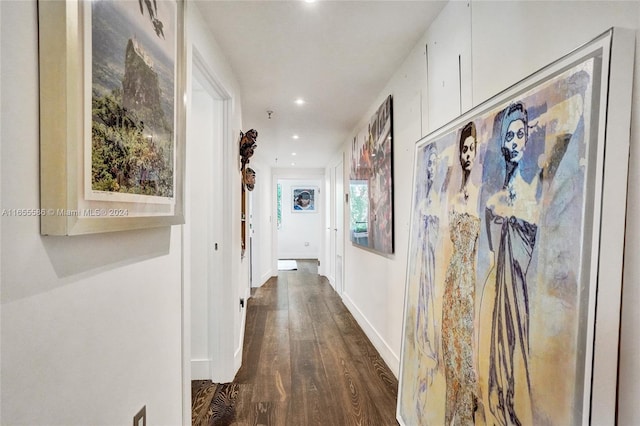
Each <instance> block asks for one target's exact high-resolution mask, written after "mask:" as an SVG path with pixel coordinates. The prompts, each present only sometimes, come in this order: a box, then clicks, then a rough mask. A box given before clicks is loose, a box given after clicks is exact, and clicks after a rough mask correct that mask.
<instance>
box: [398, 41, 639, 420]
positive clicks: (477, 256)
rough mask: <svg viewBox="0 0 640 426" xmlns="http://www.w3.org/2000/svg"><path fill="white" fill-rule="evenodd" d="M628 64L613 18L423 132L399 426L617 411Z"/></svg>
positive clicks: (607, 415) (607, 416)
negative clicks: (583, 40)
mask: <svg viewBox="0 0 640 426" xmlns="http://www.w3.org/2000/svg"><path fill="white" fill-rule="evenodd" d="M632 65H633V35H632V34H631V33H629V32H627V31H624V30H619V29H612V30H610V31H608V32H607V33H605V34H603V35H601V36H599V37H598V38H596V39H595V40H593V41H591V42H590V43H588V44H586V45H584V46H583V47H581V48H580V49H578V50H576V51H574V52H572V53H571V54H569V55H567V56H565V57H563V58H561V59H560V60H558V61H557V62H554V63H553V64H551V65H549V66H547V67H545V68H544V69H542V70H540V71H539V72H537V73H536V74H534V75H532V76H530V77H528V78H527V79H525V80H523V81H521V82H520V83H518V84H516V85H515V86H513V87H511V88H509V89H507V90H505V91H504V92H502V93H500V94H499V95H497V96H495V97H494V98H492V99H490V100H488V101H487V102H485V103H483V104H481V105H479V106H477V107H476V108H474V109H473V110H471V111H469V112H468V113H466V114H464V115H463V116H461V117H459V118H457V119H455V120H454V121H452V122H451V123H449V124H447V125H446V126H444V127H442V128H441V129H438V130H437V131H435V132H433V133H431V134H430V135H428V136H426V137H424V138H423V139H421V140H419V141H418V142H417V144H416V151H415V168H414V180H413V200H412V219H411V223H410V226H411V230H410V233H409V235H410V236H411V237H410V242H409V253H408V263H407V282H406V293H405V316H404V330H403V342H402V354H401V361H400V377H399V383H400V384H399V396H398V410H397V418H398V421H399V422H400V424H402V425H407V426H409V425H411V426H414V425H441V424H452V423H453V424H491V425H510V424H523V425H525V424H588V423H590V422H593V424H613V423H614V422H615V383H616V377H617V364H616V360H617V348H618V344H617V336H618V328H619V308H620V295H621V283H622V259H623V252H622V250H623V246H624V219H625V208H626V185H627V167H628V165H627V163H628V153H629V123H630V111H631V110H630V108H631V107H630V105H631V103H630V102H631V97H630V93H631V87H632V69H633V67H632ZM600 283H605V285H606V288H604V287H605V286H602V287H603V288H600V286H599V284H600ZM612 339H613V340H612ZM611 389H613V391H611Z"/></svg>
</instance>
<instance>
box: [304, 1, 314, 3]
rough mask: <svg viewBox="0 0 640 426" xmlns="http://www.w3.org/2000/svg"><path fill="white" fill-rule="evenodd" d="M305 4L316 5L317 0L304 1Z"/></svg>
mask: <svg viewBox="0 0 640 426" xmlns="http://www.w3.org/2000/svg"><path fill="white" fill-rule="evenodd" d="M304 2H305V3H315V2H316V0H304Z"/></svg>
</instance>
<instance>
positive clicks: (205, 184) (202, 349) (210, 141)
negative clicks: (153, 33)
mask: <svg viewBox="0 0 640 426" xmlns="http://www.w3.org/2000/svg"><path fill="white" fill-rule="evenodd" d="M192 84H193V86H192V99H191V114H190V121H189V123H188V142H187V145H186V153H187V155H186V160H187V165H186V176H185V179H186V185H185V186H186V193H185V219H186V220H185V226H184V230H185V231H184V244H183V248H184V259H185V260H184V266H185V268H184V271H185V277H184V280H185V285H187V286H188V287H189V288H190V303H191V318H190V319H191V321H190V322H191V327H190V333H191V342H190V349H191V350H190V352H191V379H212V376H213V374H214V365H215V362H216V359H215V353H214V350H212V348H213V347H215V346H217V345H218V341H219V337H218V336H217V333H219V331H218V329H217V327H216V326H215V314H216V309H214V308H215V306H214V303H215V302H214V301H213V300H212V299H213V298H212V294H214V293H215V289H216V288H218V287H220V286H221V285H222V283H221V275H220V273H216V271H220V270H221V267H220V266H221V263H222V262H221V247H220V242H221V225H220V224H221V222H222V220H221V218H222V214H223V212H222V205H223V202H222V188H221V182H222V155H221V151H222V134H223V132H222V128H223V119H224V114H223V101H222V100H220V99H218V98H217V95H216V94H215V92H213V91H212V90H211V89H210V88H209V87H208V85H207V83H206V79H204V78H203V77H202V74H201V73H200V72H198V70H197V69H196V68H195V67H194V78H193V83H192Z"/></svg>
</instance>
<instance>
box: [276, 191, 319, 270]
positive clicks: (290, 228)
mask: <svg viewBox="0 0 640 426" xmlns="http://www.w3.org/2000/svg"><path fill="white" fill-rule="evenodd" d="M278 183H280V185H281V186H282V225H281V227H280V229H279V230H278V259H318V258H319V257H320V247H322V225H323V223H324V214H323V212H324V211H325V208H324V201H325V199H324V192H323V191H321V188H322V187H323V186H322V184H321V183H322V181H321V180H319V179H279V180H278ZM295 187H304V188H315V189H316V193H315V207H316V210H315V212H293V211H292V208H293V198H292V195H291V194H292V190H293V188H295Z"/></svg>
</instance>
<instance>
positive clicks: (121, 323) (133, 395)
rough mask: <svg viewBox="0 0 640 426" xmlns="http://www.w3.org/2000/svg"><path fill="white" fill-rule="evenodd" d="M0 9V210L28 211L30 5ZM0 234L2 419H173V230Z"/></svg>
mask: <svg viewBox="0 0 640 426" xmlns="http://www.w3.org/2000/svg"><path fill="white" fill-rule="evenodd" d="M1 7H2V26H1V31H2V56H3V61H2V72H1V74H2V76H1V82H2V94H3V97H2V117H3V124H4V126H3V128H2V161H3V164H2V173H3V175H2V185H3V188H2V206H3V208H37V207H38V206H39V162H38V156H39V154H38V152H39V143H38V130H39V126H38V62H37V60H38V57H37V52H38V50H37V46H38V44H37V12H36V2H35V1H25V2H2V4H1ZM2 237H3V238H2V332H1V339H2V341H1V343H2V344H1V348H2V352H1V355H2V383H1V388H2V397H3V398H2V416H3V417H2V419H1V420H2V424H16V425H17V424H66V425H81V424H95V425H107V424H110V425H113V424H129V423H130V422H131V421H132V418H133V416H134V414H135V413H136V412H138V410H139V409H140V408H141V407H142V406H143V405H146V406H147V418H148V420H149V421H150V422H152V423H154V422H155V423H165V424H179V423H180V422H181V419H182V417H181V400H182V389H181V350H180V348H181V331H180V326H181V314H180V313H181V307H180V303H181V302H180V300H181V296H180V292H181V288H180V279H181V278H180V228H179V227H173V228H161V229H153V230H146V231H136V232H127V233H113V234H109V235H89V236H81V237H73V238H63V237H41V236H40V232H39V220H38V218H37V217H36V218H24V217H20V218H18V217H3V218H2ZM70 401H72V404H71V405H70Z"/></svg>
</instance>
